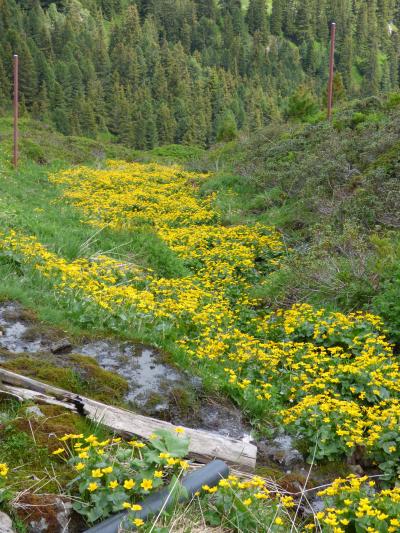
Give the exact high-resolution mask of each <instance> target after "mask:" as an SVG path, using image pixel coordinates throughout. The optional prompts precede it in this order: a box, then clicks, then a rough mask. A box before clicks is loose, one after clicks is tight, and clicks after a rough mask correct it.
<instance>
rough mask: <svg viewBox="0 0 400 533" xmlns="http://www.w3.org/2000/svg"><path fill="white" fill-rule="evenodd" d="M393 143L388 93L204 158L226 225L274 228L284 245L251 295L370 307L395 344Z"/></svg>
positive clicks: (397, 246)
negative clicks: (277, 264)
mask: <svg viewBox="0 0 400 533" xmlns="http://www.w3.org/2000/svg"><path fill="white" fill-rule="evenodd" d="M399 139H400V108H399V97H398V94H393V95H392V96H391V97H389V98H384V99H378V98H372V99H366V100H360V101H358V102H355V103H354V102H353V103H351V104H348V105H347V106H345V108H343V109H342V110H341V111H338V112H337V113H336V114H335V117H334V119H333V123H332V126H331V125H329V124H328V123H327V122H325V121H322V122H317V123H315V124H311V125H310V124H291V125H288V124H275V125H271V126H270V127H268V128H265V129H261V130H260V131H259V132H258V134H257V135H255V136H252V137H250V138H249V139H248V138H246V139H243V141H242V142H239V143H233V144H231V145H226V146H225V147H219V148H216V149H214V150H213V151H211V152H209V153H208V155H207V159H206V160H205V161H204V162H203V164H204V165H205V166H206V167H207V168H210V169H212V168H215V167H217V168H218V169H219V171H218V172H217V175H216V176H215V177H214V178H212V179H211V180H210V181H209V182H208V183H207V184H206V185H205V186H204V188H203V190H204V192H205V193H208V192H210V191H215V192H216V193H217V194H218V195H219V197H220V204H221V205H222V206H223V208H224V212H225V217H226V220H227V222H237V221H239V220H242V221H243V220H246V221H253V222H254V221H260V222H264V223H269V224H273V225H275V226H276V227H278V228H279V229H280V230H281V231H282V233H283V235H284V238H285V240H286V243H287V246H289V247H291V248H292V252H291V253H290V254H289V257H288V260H287V262H286V263H285V267H284V268H283V269H281V270H280V271H279V272H277V273H276V274H274V275H273V276H272V277H271V278H270V281H271V282H270V283H268V284H266V285H263V286H260V287H258V288H256V290H255V292H256V294H257V295H258V296H260V297H262V298H263V299H264V301H265V304H266V305H272V306H278V307H280V306H282V305H290V304H291V303H293V302H297V301H309V302H313V303H315V304H317V305H323V306H328V307H331V308H340V309H343V310H351V309H356V308H360V307H364V308H367V309H374V310H376V311H378V312H379V313H380V314H382V315H383V316H384V317H385V319H386V321H387V324H388V326H389V327H390V329H391V335H392V338H393V339H394V340H396V341H399V340H400V337H399V334H398V332H399V331H400V327H399V326H400V322H399V318H400V313H399V307H398V303H397V302H398V295H399V290H400V289H399V273H400V271H399V267H398V264H399V258H400V240H399V207H398V206H399V201H400V182H399ZM229 190H230V191H232V193H233V194H231V195H230V196H227V195H226V191H229Z"/></svg>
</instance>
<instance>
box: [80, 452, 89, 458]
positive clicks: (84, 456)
mask: <svg viewBox="0 0 400 533" xmlns="http://www.w3.org/2000/svg"><path fill="white" fill-rule="evenodd" d="M78 457H79V459H87V458H88V457H89V454H88V453H87V452H81V453H80V454H79V455H78Z"/></svg>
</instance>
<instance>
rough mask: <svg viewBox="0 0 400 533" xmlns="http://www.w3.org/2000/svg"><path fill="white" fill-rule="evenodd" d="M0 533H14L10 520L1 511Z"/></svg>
mask: <svg viewBox="0 0 400 533" xmlns="http://www.w3.org/2000/svg"><path fill="white" fill-rule="evenodd" d="M0 533H15V530H14V529H13V527H12V520H11V518H10V517H9V516H8V515H7V514H6V513H3V512H2V511H0Z"/></svg>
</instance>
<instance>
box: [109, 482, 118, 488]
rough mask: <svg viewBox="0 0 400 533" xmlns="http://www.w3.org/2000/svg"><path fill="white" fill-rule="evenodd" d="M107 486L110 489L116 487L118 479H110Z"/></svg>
mask: <svg viewBox="0 0 400 533" xmlns="http://www.w3.org/2000/svg"><path fill="white" fill-rule="evenodd" d="M108 486H109V487H110V489H116V488H117V487H118V481H116V480H114V481H110V483H109V484H108Z"/></svg>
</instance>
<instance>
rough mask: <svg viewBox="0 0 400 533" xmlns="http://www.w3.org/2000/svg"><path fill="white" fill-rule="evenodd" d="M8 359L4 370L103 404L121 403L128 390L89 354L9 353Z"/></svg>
mask: <svg viewBox="0 0 400 533" xmlns="http://www.w3.org/2000/svg"><path fill="white" fill-rule="evenodd" d="M8 358H9V359H8V360H7V361H6V362H4V363H2V366H3V367H4V368H6V369H7V370H11V371H12V372H16V373H19V374H23V375H25V376H28V377H32V378H35V379H38V380H39V381H43V382H44V383H48V384H49V385H54V386H57V387H60V388H62V389H66V390H68V391H70V392H74V393H76V394H81V395H83V396H89V397H91V398H93V399H95V400H99V401H102V402H105V403H109V404H113V405H122V404H123V403H124V400H123V398H124V396H125V394H126V393H127V391H128V383H127V381H126V380H125V379H124V378H122V377H121V376H118V375H117V374H114V373H113V372H109V371H107V370H104V369H102V368H101V367H100V366H99V365H98V364H97V362H96V361H95V360H94V359H93V358H91V357H86V356H82V355H76V354H71V355H69V356H65V355H64V356H58V357H57V356H51V355H50V354H37V355H32V356H27V355H26V356H25V355H24V356H17V357H12V358H10V354H8Z"/></svg>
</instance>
